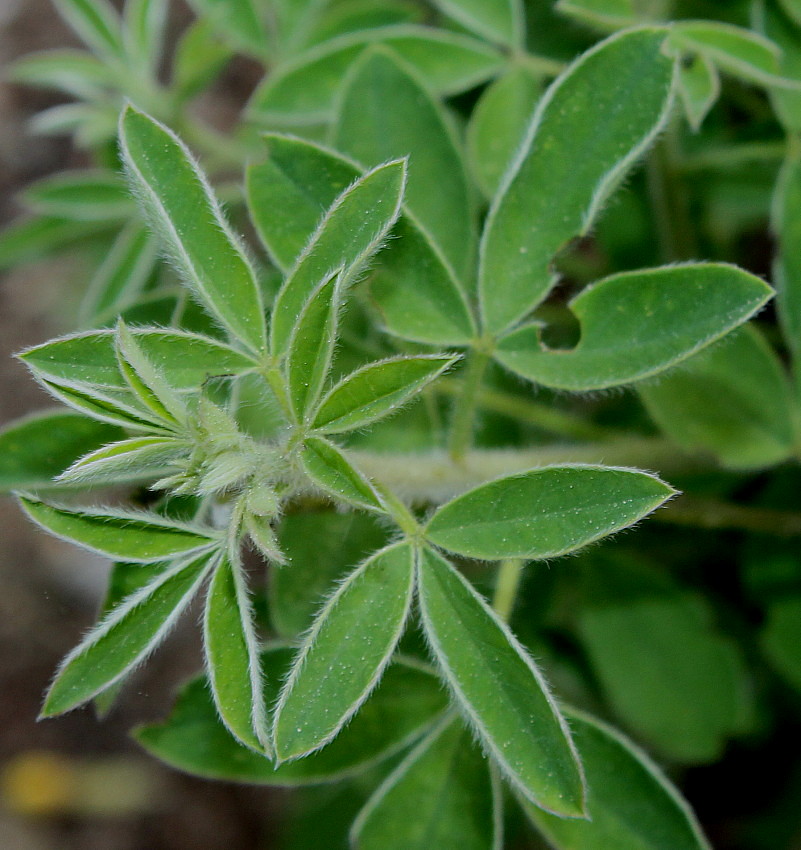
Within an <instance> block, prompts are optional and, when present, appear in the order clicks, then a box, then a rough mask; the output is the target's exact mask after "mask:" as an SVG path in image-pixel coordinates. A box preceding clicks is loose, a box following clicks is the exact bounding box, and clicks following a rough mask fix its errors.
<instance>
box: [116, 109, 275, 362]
mask: <svg viewBox="0 0 801 850" xmlns="http://www.w3.org/2000/svg"><path fill="white" fill-rule="evenodd" d="M120 147H121V152H122V157H123V160H124V162H125V166H126V168H127V170H128V174H129V178H130V180H131V184H132V186H133V188H134V190H135V192H136V193H137V195H138V196H139V197H140V199H141V201H142V204H143V206H144V207H145V209H146V210H147V212H148V214H149V215H150V216H151V218H152V219H153V222H154V225H155V226H154V230H156V232H158V233H162V234H164V239H165V247H166V248H167V250H168V251H169V252H170V254H171V255H172V257H173V259H174V261H175V263H176V265H177V266H178V268H179V270H180V271H181V273H182V275H183V277H184V279H185V281H186V282H187V284H188V285H189V286H190V287H191V289H192V290H193V291H194V293H195V294H196V295H197V296H198V298H199V299H200V300H201V301H202V302H203V304H204V305H205V306H206V307H207V308H208V310H209V311H210V312H211V314H212V315H213V316H215V317H216V318H217V319H218V320H219V321H220V323H221V324H222V325H223V326H224V327H225V328H227V330H229V331H230V332H231V333H232V334H233V335H234V336H235V337H236V338H237V339H239V340H241V341H242V342H243V343H245V345H247V346H248V347H249V348H251V349H252V350H253V351H261V350H262V349H263V348H264V347H265V321H264V308H263V306H262V301H261V290H260V289H259V286H258V283H257V282H256V278H255V274H254V272H253V269H252V268H251V266H250V263H249V261H248V259H247V257H246V255H245V251H244V248H243V247H242V246H241V245H240V243H239V240H238V238H237V237H236V236H235V235H234V233H233V231H232V230H231V228H230V226H229V225H228V223H227V222H226V221H225V218H224V217H223V214H222V211H221V209H220V206H219V203H218V202H217V200H216V199H215V197H214V195H213V194H212V191H211V189H210V187H209V185H208V183H207V181H206V178H205V176H204V175H203V174H202V172H201V171H200V169H199V168H198V166H197V165H196V164H195V161H194V160H193V158H192V155H191V153H190V152H189V150H188V149H187V148H186V146H185V145H184V144H183V142H181V141H180V140H179V139H178V137H177V136H176V135H175V134H174V133H173V132H172V131H170V130H168V129H167V128H166V127H165V126H164V125H162V124H159V123H158V122H157V121H155V120H153V119H152V118H150V117H149V116H147V115H145V114H144V113H142V112H138V111H137V110H135V109H134V108H133V107H131V106H129V107H127V108H126V110H125V111H124V112H123V114H122V118H121V119H120Z"/></svg>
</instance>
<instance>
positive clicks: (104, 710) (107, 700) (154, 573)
mask: <svg viewBox="0 0 801 850" xmlns="http://www.w3.org/2000/svg"><path fill="white" fill-rule="evenodd" d="M169 567H170V565H169V563H166V564H165V563H155V564H128V563H125V562H124V561H117V563H115V564H112V565H111V574H110V575H109V579H108V585H107V590H106V596H105V598H104V599H103V603H102V605H101V606H100V613H99V614H98V619H99V620H100V621H102V620H104V619H105V618H106V617H107V616H108V615H109V614H110V613H111V612H112V611H113V610H114V609H115V608H116V607H117V606H118V605H120V604H121V603H122V602H124V601H125V600H126V599H127V598H128V597H129V596H132V595H133V594H134V593H136V592H137V591H139V590H141V589H142V588H143V587H145V586H146V585H149V584H151V583H152V582H153V581H154V580H155V579H156V578H157V577H158V576H159V575H161V574H162V573H163V572H164V571H165V570H168V569H169ZM131 672H132V671H128V672H127V673H123V675H122V676H120V677H119V678H117V679H116V680H115V681H114V682H113V684H111V685H108V686H107V687H105V688H103V690H102V691H101V692H100V693H99V694H97V695H96V696H95V697H94V699H93V701H92V702H93V704H94V709H95V714H97V716H98V718H99V719H103V718H105V717H106V715H107V714H108V713H109V712H110V711H111V710H112V708H113V707H114V704H115V703H116V702H117V698H118V697H119V695H120V692H121V691H122V690H123V688H124V687H125V684H126V682H127V681H128V679H129V677H130V674H131Z"/></svg>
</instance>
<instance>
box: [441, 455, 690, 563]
mask: <svg viewBox="0 0 801 850" xmlns="http://www.w3.org/2000/svg"><path fill="white" fill-rule="evenodd" d="M674 493H675V491H674V490H673V489H672V488H671V487H669V486H668V485H667V484H665V483H664V482H663V481H660V480H659V479H658V478H656V477H655V476H653V475H649V474H648V473H646V472H638V471H637V470H634V469H617V468H615V467H607V466H580V465H575V466H546V467H542V468H540V469H532V470H529V471H528V472H521V473H518V474H517V475H510V476H508V477H506V478H499V479H497V480H496V481H491V482H490V483H489V484H482V485H481V486H479V487H476V488H475V489H474V490H470V491H468V492H467V493H464V494H462V495H461V496H457V497H456V498H455V499H453V500H451V501H450V502H448V503H447V504H445V505H443V506H442V507H440V508H439V509H438V510H437V512H436V513H435V514H434V516H433V517H431V519H430V520H429V523H428V525H427V526H426V535H427V537H428V539H429V540H431V541H432V542H433V543H436V544H437V546H442V548H443V549H448V550H450V551H451V552H456V553H457V554H458V555H466V556H467V557H469V558H486V559H498V560H500V559H502V558H538V559H540V558H554V557H557V556H558V555H564V554H566V553H567V552H572V551H573V550H575V549H579V548H580V547H582V546H585V545H586V544H587V543H591V542H592V541H593V540H599V539H600V538H602V537H606V536H607V535H608V534H614V533H615V532H616V531H620V529H622V528H627V527H628V526H630V525H633V524H634V523H635V522H637V521H638V520H640V519H642V518H643V517H644V516H647V515H648V514H649V513H651V511H653V510H656V508H658V507H659V506H660V505H661V504H662V503H663V502H665V501H666V500H667V499H669V498H670V497H671V496H672V495H673V494H674Z"/></svg>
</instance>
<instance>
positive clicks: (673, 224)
mask: <svg viewBox="0 0 801 850" xmlns="http://www.w3.org/2000/svg"><path fill="white" fill-rule="evenodd" d="M679 156H680V154H679V152H678V138H677V135H676V130H675V128H674V127H668V129H667V130H666V132H665V136H664V138H662V139H661V140H660V141H659V142H658V143H657V144H656V145H655V146H654V149H653V151H651V154H650V156H649V157H648V161H647V164H646V180H647V183H648V195H649V197H650V200H651V207H652V210H653V219H654V226H655V228H656V232H657V238H658V240H659V249H660V253H661V255H662V260H663V261H664V262H666V263H672V262H676V261H677V260H689V259H692V258H694V257H696V256H697V254H698V250H697V245H696V241H695V233H694V231H693V230H692V228H691V226H690V222H691V220H692V219H691V218H690V214H689V213H690V211H689V202H688V198H687V193H686V187H685V185H684V181H683V180H682V178H681V175H679V174H678V173H677V169H676V167H675V163H676V162H677V161H678V159H679Z"/></svg>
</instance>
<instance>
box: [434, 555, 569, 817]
mask: <svg viewBox="0 0 801 850" xmlns="http://www.w3.org/2000/svg"><path fill="white" fill-rule="evenodd" d="M418 598H419V601H420V613H421V616H422V620H423V627H424V629H425V634H426V637H427V639H428V642H429V644H430V645H431V650H432V654H433V655H434V658H435V659H436V662H437V664H438V666H439V667H440V669H441V670H442V673H443V675H444V677H445V680H446V681H447V683H448V686H449V687H450V689H451V691H452V692H453V694H454V696H455V698H456V702H457V704H458V706H459V708H460V709H461V711H462V713H463V714H464V715H465V717H466V718H467V720H468V721H469V723H470V724H471V726H472V728H473V730H474V731H475V733H476V734H477V736H478V737H479V739H480V741H481V743H482V744H483V746H484V747H485V748H486V750H487V752H488V753H489V754H490V755H491V757H492V759H493V760H494V761H495V762H497V764H498V765H499V766H500V768H501V770H502V771H503V774H504V776H505V777H506V778H507V779H508V780H509V781H510V782H511V783H512V785H513V786H514V787H515V788H516V789H517V790H518V791H520V792H521V793H522V794H523V795H524V796H525V797H526V798H527V799H529V800H531V801H532V802H534V803H535V804H536V805H537V806H540V807H542V808H544V809H546V810H548V811H552V812H554V813H556V814H558V815H560V816H563V817H583V816H584V813H585V808H584V797H585V785H584V776H583V773H582V770H581V763H580V761H579V758H578V754H577V753H576V750H575V747H574V746H573V743H572V742H571V739H570V733H569V731H568V728H567V725H566V723H565V721H564V719H563V718H562V716H561V714H560V713H559V710H558V708H557V707H556V704H555V702H554V700H553V698H552V697H551V695H550V693H549V692H548V688H547V686H546V684H545V681H544V679H543V677H542V674H541V673H540V672H539V670H538V669H537V667H536V665H535V664H534V662H533V661H532V660H531V658H530V657H529V656H528V654H527V653H526V651H525V649H523V647H522V646H521V645H520V643H519V642H518V641H517V640H516V639H515V637H514V636H513V635H512V633H511V632H510V631H509V629H508V628H507V627H506V625H505V624H504V623H503V622H501V620H499V619H498V616H497V615H496V614H495V613H494V612H493V611H492V609H491V608H490V607H489V605H487V603H486V602H485V601H484V600H483V599H482V598H481V597H480V596H479V595H478V593H477V592H476V591H475V590H474V589H473V587H472V586H471V585H470V584H469V583H468V582H467V581H466V579H464V578H463V577H462V576H461V575H460V574H459V573H458V572H457V571H456V570H454V568H453V567H452V566H451V565H450V564H449V563H448V562H447V561H446V560H444V559H443V558H442V557H440V556H439V555H438V554H437V553H436V552H434V551H433V550H431V549H427V548H426V549H423V550H422V551H421V552H420V556H419V567H418Z"/></svg>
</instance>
